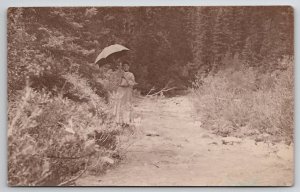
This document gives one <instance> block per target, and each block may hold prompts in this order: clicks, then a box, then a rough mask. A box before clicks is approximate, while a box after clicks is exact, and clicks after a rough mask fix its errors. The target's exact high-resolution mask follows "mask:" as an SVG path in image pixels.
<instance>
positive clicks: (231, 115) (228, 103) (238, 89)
mask: <svg viewBox="0 0 300 192" xmlns="http://www.w3.org/2000/svg"><path fill="white" fill-rule="evenodd" d="M280 66H281V67H280V68H278V69H277V70H275V71H272V72H267V73H261V72H260V71H259V70H258V69H253V68H247V67H240V68H239V69H236V68H227V69H226V70H221V71H218V72H217V73H215V74H209V75H208V76H207V77H200V76H199V77H198V78H197V80H196V82H195V84H194V89H193V90H192V92H193V102H194V106H195V109H196V111H197V113H198V114H199V119H200V120H201V121H202V123H203V127H205V128H207V129H210V130H212V132H214V133H216V134H219V135H222V136H224V137H226V136H236V137H244V136H250V137H253V138H255V139H256V140H268V141H273V142H278V141H285V142H287V143H290V142H292V141H293V130H294V78H293V77H294V65H293V60H292V59H288V58H285V59H283V60H281V61H280Z"/></svg>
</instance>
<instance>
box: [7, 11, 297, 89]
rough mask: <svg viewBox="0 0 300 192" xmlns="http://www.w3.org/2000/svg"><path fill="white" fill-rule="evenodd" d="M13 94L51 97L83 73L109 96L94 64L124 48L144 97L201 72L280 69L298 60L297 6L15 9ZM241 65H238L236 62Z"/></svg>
mask: <svg viewBox="0 0 300 192" xmlns="http://www.w3.org/2000/svg"><path fill="white" fill-rule="evenodd" d="M8 13H9V14H8V73H9V93H14V92H15V91H17V90H20V89H22V88H23V87H24V85H25V82H26V78H27V79H29V81H30V82H31V83H32V86H34V87H35V88H40V89H42V88H44V89H49V90H50V91H52V92H55V90H58V89H60V88H62V87H63V86H64V82H65V81H64V78H63V75H64V74H67V73H72V72H77V73H79V74H80V75H81V76H83V77H85V78H87V79H89V80H90V84H91V86H92V87H94V88H96V89H98V90H99V94H103V91H102V88H101V84H99V83H97V82H96V79H97V78H98V77H99V76H101V74H103V71H101V69H99V68H98V67H97V66H96V65H95V64H94V63H93V62H94V60H95V58H96V56H97V54H99V53H100V51H101V49H103V48H104V47H106V46H108V45H110V44H114V43H119V44H122V45H125V46H127V47H128V48H130V49H131V51H130V52H129V53H128V54H127V55H126V56H125V58H124V59H126V60H128V61H130V63H131V64H132V66H131V69H132V71H133V72H134V74H135V76H136V80H137V82H138V83H139V85H138V86H137V88H138V89H140V90H141V91H142V92H147V91H148V90H150V89H151V88H152V87H155V88H156V89H159V88H162V87H164V86H165V85H166V84H169V86H177V87H181V88H185V87H188V86H190V85H191V82H192V81H193V78H194V76H195V75H196V74H197V73H199V71H200V72H201V73H203V74H207V73H213V72H215V71H218V70H222V69H224V68H226V67H229V66H231V65H233V63H235V64H236V65H244V66H251V67H256V68H260V69H261V70H262V71H271V70H274V69H276V68H277V67H278V66H277V61H278V59H280V58H281V57H283V56H293V53H294V50H293V41H294V39H293V38H294V37H293V29H294V28H293V9H292V8H291V7H286V6H282V7H104V8H11V9H9V10H8ZM237 61H238V62H237Z"/></svg>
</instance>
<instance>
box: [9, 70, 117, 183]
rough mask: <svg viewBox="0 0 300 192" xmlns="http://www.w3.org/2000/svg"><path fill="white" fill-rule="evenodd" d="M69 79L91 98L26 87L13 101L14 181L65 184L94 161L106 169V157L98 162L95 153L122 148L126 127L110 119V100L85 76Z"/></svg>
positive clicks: (11, 147) (11, 169) (11, 166)
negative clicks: (122, 128) (75, 98)
mask: <svg viewBox="0 0 300 192" xmlns="http://www.w3.org/2000/svg"><path fill="white" fill-rule="evenodd" d="M66 79H67V80H68V81H69V82H71V83H72V85H74V87H73V89H74V92H75V93H76V94H80V95H81V96H83V97H87V102H81V103H78V102H75V101H72V100H69V99H67V98H63V97H59V96H55V97H53V96H51V94H50V93H46V92H44V91H42V92H41V91H35V90H33V89H32V88H30V87H26V88H25V89H24V90H22V92H20V93H19V94H18V97H17V98H15V99H14V101H11V102H10V103H9V111H8V116H9V130H8V147H9V148H8V151H9V158H8V167H9V170H8V173H9V174H8V182H9V184H10V185H60V184H62V183H64V182H66V181H68V180H70V179H72V178H73V177H74V176H76V175H78V174H80V173H81V172H83V171H84V170H86V169H89V168H90V167H94V166H96V165H95V163H98V164H99V163H100V164H101V165H102V166H100V167H99V166H98V168H97V172H103V170H104V169H105V168H107V164H105V163H106V161H101V160H100V161H97V162H95V161H94V160H93V159H95V156H97V157H98V156H101V157H107V158H108V157H110V156H111V155H113V154H116V153H117V152H118V151H117V150H118V149H119V147H118V146H119V143H118V142H117V137H118V135H119V134H121V131H120V127H118V126H116V125H115V124H114V123H113V122H112V121H111V117H110V114H109V112H108V110H109V106H107V105H106V104H105V103H104V102H103V99H101V98H100V97H99V96H97V95H96V94H95V93H94V92H93V91H92V90H91V88H89V86H88V85H87V84H86V81H85V80H84V79H81V78H80V77H78V76H76V75H74V74H73V75H69V76H67V77H66ZM75 90H76V91H75ZM96 133H97V134H98V135H99V134H102V135H103V134H105V135H106V137H101V138H99V137H98V136H97V134H96ZM108 137H109V138H108ZM110 158H112V157H110ZM66 184H67V183H66Z"/></svg>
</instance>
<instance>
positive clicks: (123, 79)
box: [114, 62, 136, 124]
mask: <svg viewBox="0 0 300 192" xmlns="http://www.w3.org/2000/svg"><path fill="white" fill-rule="evenodd" d="M129 68H130V67H129V64H128V63H127V62H124V63H123V64H122V66H121V69H119V70H120V81H119V86H118V88H117V94H116V95H117V98H116V103H115V106H114V115H115V118H116V122H117V123H120V124H130V123H131V122H132V121H133V117H132V91H133V86H134V85H135V84H136V82H135V78H134V75H133V73H131V72H129Z"/></svg>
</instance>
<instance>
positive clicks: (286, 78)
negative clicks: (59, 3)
mask: <svg viewBox="0 0 300 192" xmlns="http://www.w3.org/2000/svg"><path fill="white" fill-rule="evenodd" d="M7 50H8V51H7V62H8V65H7V77H8V79H7V94H8V96H7V98H8V106H7V116H8V117H7V123H8V125H7V145H8V146H7V166H8V171H7V184H8V186H11V187H15V186H148V187H153V186H293V184H294V125H295V123H294V111H295V110H294V106H295V103H294V99H295V97H294V68H295V66H294V10H293V8H292V7H291V6H153V7H149V6H140V7H138V6H137V7H126V6H124V7H10V8H8V10H7Z"/></svg>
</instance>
